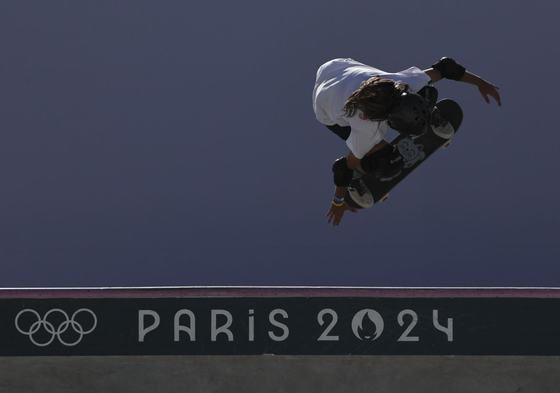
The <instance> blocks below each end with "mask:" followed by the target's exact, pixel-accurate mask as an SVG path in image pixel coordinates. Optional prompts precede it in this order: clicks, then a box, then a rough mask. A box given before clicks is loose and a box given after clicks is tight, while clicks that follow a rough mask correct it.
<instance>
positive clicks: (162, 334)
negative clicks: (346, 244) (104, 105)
mask: <svg viewBox="0 0 560 393" xmlns="http://www.w3.org/2000/svg"><path fill="white" fill-rule="evenodd" d="M559 386H560V289H557V288H524V289H515V288H485V289H476V288H468V289H467V288H317V287H315V288H294V287H280V288H278V287H264V288H255V287H246V288H227V287H225V288H184V287H174V288H104V289H96V288H83V289H0V393H4V392H31V393H33V392H61V393H66V392H86V393H88V392H150V393H151V392H162V393H166V392H200V393H207V392H288V393H299V392H306V393H307V392H368V393H369V392H458V393H461V392H492V393H495V392H498V393H499V392H538V393H543V392H544V393H546V392H555V393H556V392H558V387H559Z"/></svg>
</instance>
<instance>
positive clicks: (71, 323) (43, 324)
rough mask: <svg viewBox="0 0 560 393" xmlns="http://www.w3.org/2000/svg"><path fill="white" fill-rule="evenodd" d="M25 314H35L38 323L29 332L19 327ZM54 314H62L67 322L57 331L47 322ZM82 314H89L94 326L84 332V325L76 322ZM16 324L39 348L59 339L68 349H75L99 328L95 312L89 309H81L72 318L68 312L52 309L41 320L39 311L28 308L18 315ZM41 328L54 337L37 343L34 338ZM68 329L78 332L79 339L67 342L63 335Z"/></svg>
mask: <svg viewBox="0 0 560 393" xmlns="http://www.w3.org/2000/svg"><path fill="white" fill-rule="evenodd" d="M24 313H31V314H34V315H35V316H36V317H37V321H36V322H34V323H33V324H31V326H30V327H29V329H27V330H23V329H22V328H21V327H20V325H19V318H20V317H21V315H22V314H24ZM54 313H59V314H62V316H63V317H64V318H65V321H64V322H62V323H61V324H60V325H59V326H58V327H57V328H56V329H55V327H54V325H53V324H52V323H51V322H49V321H48V320H47V319H48V318H49V316H50V315H51V314H54ZM80 313H89V314H91V316H92V317H93V326H92V327H91V328H90V329H89V330H84V328H83V327H82V325H81V324H80V323H78V322H76V316H77V315H78V314H80ZM15 324H16V329H17V330H18V331H19V332H20V333H21V334H24V335H26V336H29V339H30V340H31V342H32V343H33V344H35V345H37V346H38V347H46V346H47V345H49V344H50V343H52V342H53V341H54V339H55V338H58V341H60V343H61V344H63V345H65V346H67V347H73V346H74V345H78V343H79V342H80V341H82V338H83V337H84V335H86V334H89V333H91V332H93V331H94V330H95V328H96V327H97V317H96V316H95V314H94V313H93V311H91V310H89V309H87V308H81V309H79V310H78V311H76V312H75V313H74V314H72V318H70V317H68V314H67V313H66V312H64V311H62V310H61V309H59V308H55V309H52V310H50V311H48V312H47V313H46V314H45V316H44V317H43V318H41V316H40V315H39V313H38V312H37V311H35V310H31V309H29V308H27V309H25V310H22V311H20V312H19V313H18V315H17V316H16V320H15ZM41 328H44V329H45V330H46V331H47V332H48V333H49V334H51V335H52V337H51V338H50V340H48V341H47V342H45V343H40V342H37V341H36V340H35V338H34V337H33V336H34V335H35V333H37V332H38V331H39V330H40V329H41ZM68 328H72V329H73V330H74V332H76V333H77V334H78V335H79V337H78V338H77V339H76V341H75V342H66V341H64V339H63V338H62V336H61V335H62V334H63V333H64V332H66V331H67V330H68Z"/></svg>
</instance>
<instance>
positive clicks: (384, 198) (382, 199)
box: [379, 194, 389, 203]
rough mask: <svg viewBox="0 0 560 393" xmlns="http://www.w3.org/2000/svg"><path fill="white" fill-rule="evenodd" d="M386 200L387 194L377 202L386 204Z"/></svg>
mask: <svg viewBox="0 0 560 393" xmlns="http://www.w3.org/2000/svg"><path fill="white" fill-rule="evenodd" d="M387 199H389V194H385V196H384V197H383V198H381V199H380V200H379V202H381V203H383V202H386V201H387Z"/></svg>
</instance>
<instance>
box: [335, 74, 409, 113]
mask: <svg viewBox="0 0 560 393" xmlns="http://www.w3.org/2000/svg"><path fill="white" fill-rule="evenodd" d="M407 90H408V85H406V84H405V83H401V82H395V81H392V80H390V79H385V78H382V77H380V76H374V77H373V78H370V79H368V80H367V81H365V82H363V83H362V85H361V86H360V88H359V89H358V90H356V91H355V92H354V93H352V94H351V95H350V97H348V100H346V102H345V103H344V108H343V109H344V115H345V116H347V117H352V116H354V115H356V112H358V110H361V111H362V112H364V115H366V117H367V118H368V119H369V120H387V118H388V117H389V113H390V110H391V109H392V107H393V106H394V105H395V104H396V103H397V101H398V100H399V98H400V96H401V95H402V93H403V92H405V91H407Z"/></svg>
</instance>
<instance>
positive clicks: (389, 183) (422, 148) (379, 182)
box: [344, 99, 463, 209]
mask: <svg viewBox="0 0 560 393" xmlns="http://www.w3.org/2000/svg"><path fill="white" fill-rule="evenodd" d="M462 121H463V111H462V110H461V107H460V106H459V104H457V103H456V102H455V101H453V100H450V99H443V100H441V101H438V102H437V103H436V105H435V107H434V109H433V111H432V126H431V128H430V129H429V130H428V131H427V132H426V133H425V134H423V135H421V136H419V137H417V138H410V137H407V136H404V135H399V136H397V137H396V138H395V139H394V140H393V141H392V142H391V145H397V147H398V149H399V151H400V153H401V154H402V156H403V157H404V160H405V164H404V168H403V169H402V171H401V172H400V174H398V175H397V176H395V177H393V178H391V179H380V178H378V177H375V176H373V175H368V174H365V175H363V176H362V179H363V180H364V182H365V184H366V186H367V187H368V189H369V190H370V191H371V193H372V195H373V201H374V205H375V204H377V203H378V202H385V201H386V200H387V199H388V198H389V191H391V190H392V189H393V188H395V187H396V186H397V185H398V184H399V183H400V182H401V181H403V180H404V179H405V178H406V177H407V176H408V175H410V174H411V173H412V172H413V171H414V170H415V169H416V168H418V166H420V164H422V162H424V161H426V160H427V159H428V157H430V156H431V155H432V154H433V153H435V152H436V151H437V150H439V149H440V148H447V147H448V146H449V145H450V144H451V138H452V137H453V136H454V135H455V134H456V133H457V131H458V130H459V127H461V122H462ZM344 201H345V202H346V204H347V205H348V206H350V207H353V208H356V209H363V208H362V207H361V206H359V205H358V204H356V202H354V200H353V199H352V197H351V196H350V194H349V193H348V192H346V196H345V197H344Z"/></svg>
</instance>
